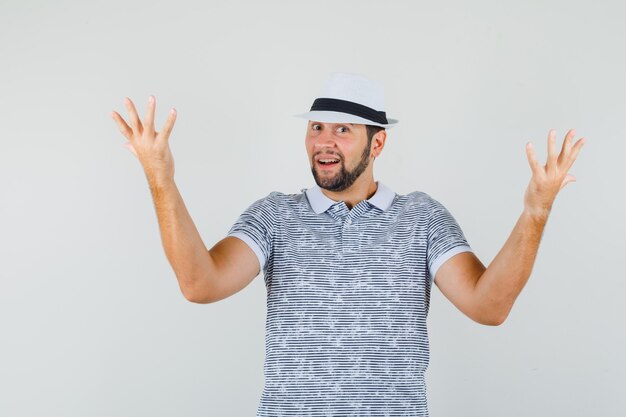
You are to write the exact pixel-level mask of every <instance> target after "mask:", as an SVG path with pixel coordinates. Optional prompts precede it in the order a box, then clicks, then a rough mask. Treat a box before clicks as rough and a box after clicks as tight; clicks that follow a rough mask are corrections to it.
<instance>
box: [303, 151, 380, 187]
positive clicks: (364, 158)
mask: <svg viewBox="0 0 626 417" xmlns="http://www.w3.org/2000/svg"><path fill="white" fill-rule="evenodd" d="M369 151H370V149H369V145H368V146H365V147H364V148H363V152H362V153H361V160H360V161H359V164H358V165H357V166H356V167H355V168H354V169H353V170H352V171H348V170H347V169H346V167H345V165H344V164H343V161H344V160H343V158H342V159H341V161H339V165H340V166H339V172H338V173H337V174H335V175H334V176H333V177H327V176H326V175H322V176H320V175H319V174H318V172H317V170H316V169H315V167H316V164H315V162H314V163H313V166H312V167H311V173H312V174H313V178H315V182H316V183H317V185H318V186H319V187H320V188H324V189H326V190H328V191H343V190H345V189H347V188H350V186H351V185H352V184H354V182H355V181H356V179H357V178H359V176H360V175H361V174H362V173H363V171H365V169H366V168H367V166H368V165H369V164H370V159H369V153H370V152H369Z"/></svg>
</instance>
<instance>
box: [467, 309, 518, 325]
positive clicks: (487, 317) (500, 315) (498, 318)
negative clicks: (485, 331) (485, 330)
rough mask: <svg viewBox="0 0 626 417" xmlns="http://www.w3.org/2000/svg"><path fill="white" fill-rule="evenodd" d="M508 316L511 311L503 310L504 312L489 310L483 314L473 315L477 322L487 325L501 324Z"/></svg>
mask: <svg viewBox="0 0 626 417" xmlns="http://www.w3.org/2000/svg"><path fill="white" fill-rule="evenodd" d="M508 316H509V311H503V312H498V311H494V312H489V313H485V314H482V315H477V316H474V317H472V319H473V320H474V321H475V322H477V323H479V324H482V325H485V326H500V325H501V324H502V323H504V322H505V321H506V319H507V317H508Z"/></svg>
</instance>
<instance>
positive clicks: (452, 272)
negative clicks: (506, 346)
mask: <svg viewBox="0 0 626 417" xmlns="http://www.w3.org/2000/svg"><path fill="white" fill-rule="evenodd" d="M485 270H486V268H485V266H484V265H483V263H482V262H481V261H480V259H478V258H477V257H476V255H475V254H474V252H461V253H457V254H456V255H454V256H452V257H451V258H450V259H448V260H447V261H445V262H444V263H443V264H442V265H441V266H440V267H439V269H438V270H437V273H436V275H435V284H437V287H438V288H439V290H441V292H442V293H443V295H445V296H446V298H447V299H448V300H450V301H451V302H452V304H454V305H455V306H456V307H457V308H458V309H459V310H460V311H461V312H463V313H464V314H465V315H466V316H468V317H469V318H471V319H472V320H474V321H476V322H478V323H480V324H494V322H493V321H492V320H491V319H490V318H489V317H488V316H487V314H485V312H484V311H482V310H481V306H480V304H479V303H477V302H476V292H475V287H476V283H477V282H478V279H479V278H480V277H481V275H482V274H483V273H484V272H485Z"/></svg>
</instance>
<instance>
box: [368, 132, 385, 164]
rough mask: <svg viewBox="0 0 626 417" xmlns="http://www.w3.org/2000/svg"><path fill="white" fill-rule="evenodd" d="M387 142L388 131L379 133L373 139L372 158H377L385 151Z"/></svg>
mask: <svg viewBox="0 0 626 417" xmlns="http://www.w3.org/2000/svg"><path fill="white" fill-rule="evenodd" d="M385 140H387V131H386V130H385V129H383V130H381V131H380V132H377V133H376V134H375V135H374V137H372V150H371V152H372V156H373V157H374V158H377V157H378V156H379V155H380V153H381V152H382V151H383V148H384V147H385Z"/></svg>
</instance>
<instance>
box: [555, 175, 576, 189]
mask: <svg viewBox="0 0 626 417" xmlns="http://www.w3.org/2000/svg"><path fill="white" fill-rule="evenodd" d="M575 181H576V177H575V176H573V175H572V174H567V175H566V176H565V179H564V180H563V182H562V183H561V188H559V191H561V190H562V189H563V187H565V186H566V185H567V184H568V183H570V182H575Z"/></svg>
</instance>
